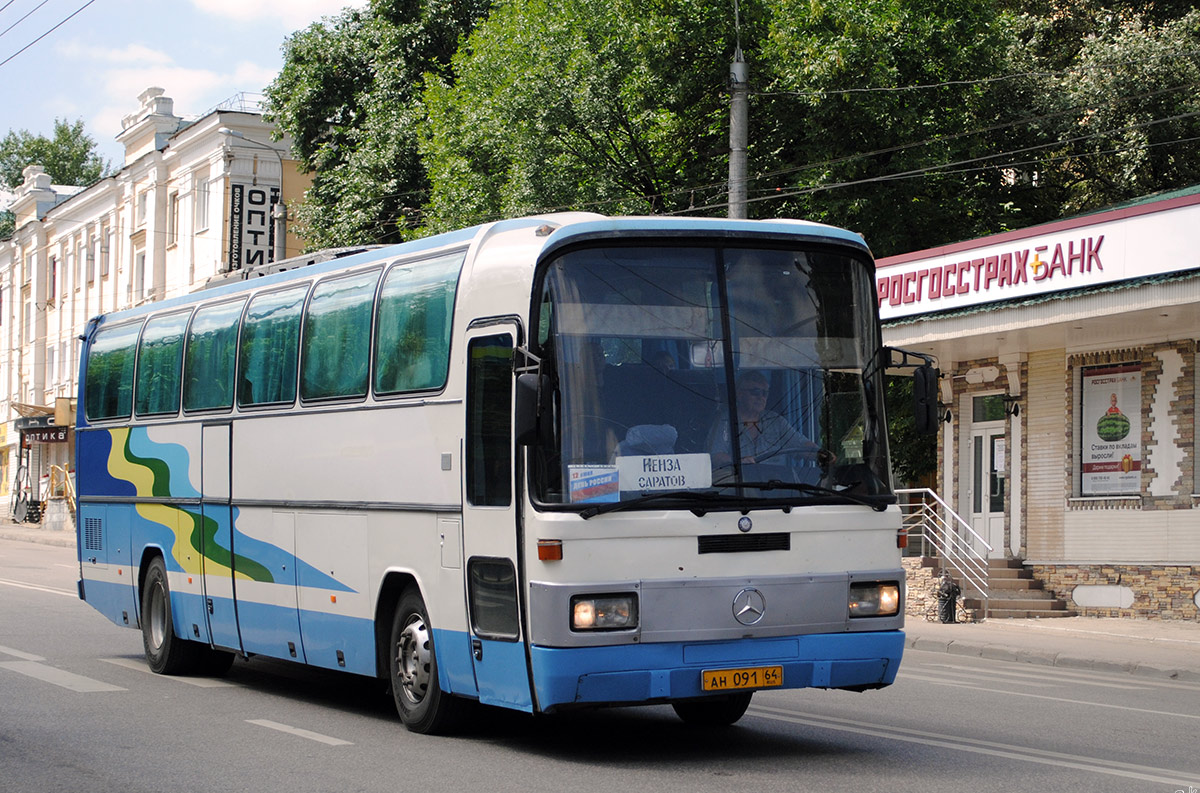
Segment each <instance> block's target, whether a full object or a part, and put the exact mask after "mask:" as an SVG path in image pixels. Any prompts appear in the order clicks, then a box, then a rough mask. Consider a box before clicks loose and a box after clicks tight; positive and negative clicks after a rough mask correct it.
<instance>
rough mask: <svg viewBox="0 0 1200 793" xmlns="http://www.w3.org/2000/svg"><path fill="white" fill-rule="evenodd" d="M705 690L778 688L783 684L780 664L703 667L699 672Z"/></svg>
mask: <svg viewBox="0 0 1200 793" xmlns="http://www.w3.org/2000/svg"><path fill="white" fill-rule="evenodd" d="M700 679H701V681H702V686H701V687H702V688H703V689H704V690H705V691H732V690H734V689H739V688H778V687H780V686H782V685H783V667H782V666H753V667H750V668H748V669H705V670H704V671H702V672H701V673H700Z"/></svg>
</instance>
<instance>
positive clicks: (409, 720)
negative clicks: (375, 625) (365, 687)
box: [388, 589, 464, 734]
mask: <svg viewBox="0 0 1200 793" xmlns="http://www.w3.org/2000/svg"><path fill="white" fill-rule="evenodd" d="M388 657H389V666H390V667H391V671H390V674H391V682H392V698H393V699H394V700H395V703H396V711H397V712H398V713H399V714H400V720H401V721H402V722H404V726H405V727H407V728H408V729H410V730H412V731H413V732H418V733H425V734H437V733H445V732H449V731H451V730H453V728H454V727H455V726H456V725H457V722H458V720H459V717H460V715H461V713H462V709H463V705H464V703H463V702H462V701H461V700H459V699H458V698H456V697H454V696H452V695H451V694H448V693H446V692H445V691H442V689H441V686H440V685H439V682H438V667H437V657H436V656H435V654H434V649H433V627H432V626H431V625H430V622H429V614H428V612H427V610H426V609H425V601H423V600H422V599H421V595H420V593H418V592H417V591H416V590H415V589H407V590H405V591H404V594H402V595H401V596H400V600H399V602H398V603H397V604H396V611H395V613H394V614H393V616H392V632H391V641H390V643H389V644H388Z"/></svg>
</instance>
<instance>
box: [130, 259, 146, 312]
mask: <svg viewBox="0 0 1200 793" xmlns="http://www.w3.org/2000/svg"><path fill="white" fill-rule="evenodd" d="M129 286H130V288H131V289H132V291H133V297H134V299H135V300H141V299H142V298H143V297H145V296H146V252H145V251H138V252H137V253H135V254H134V255H133V280H132V281H130V284H129Z"/></svg>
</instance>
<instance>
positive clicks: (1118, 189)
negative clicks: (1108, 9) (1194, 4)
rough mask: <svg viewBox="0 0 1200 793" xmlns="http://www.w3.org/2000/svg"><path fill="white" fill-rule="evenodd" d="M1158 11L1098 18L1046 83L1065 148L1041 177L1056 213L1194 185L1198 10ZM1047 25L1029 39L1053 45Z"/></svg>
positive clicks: (1199, 176) (1198, 124) (1197, 170)
mask: <svg viewBox="0 0 1200 793" xmlns="http://www.w3.org/2000/svg"><path fill="white" fill-rule="evenodd" d="M1155 10H1156V9H1155V7H1153V6H1151V7H1149V8H1147V9H1134V10H1126V11H1124V12H1123V13H1114V14H1110V15H1108V16H1106V17H1104V19H1105V22H1104V23H1103V24H1098V25H1096V26H1095V28H1093V30H1092V32H1091V35H1089V36H1087V37H1085V38H1084V39H1083V40H1082V41H1080V42H1079V43H1078V45H1077V48H1076V56H1075V58H1074V59H1073V60H1072V61H1071V63H1069V64H1067V65H1066V66H1065V67H1064V69H1063V71H1062V72H1061V73H1059V74H1058V75H1056V76H1055V77H1054V78H1053V79H1052V80H1050V86H1049V89H1050V90H1048V91H1047V92H1046V94H1045V95H1046V96H1047V97H1048V98H1049V99H1050V100H1051V101H1050V102H1048V105H1047V111H1048V113H1053V114H1054V116H1055V117H1056V118H1057V119H1058V120H1059V121H1058V124H1057V125H1056V128H1055V130H1054V135H1055V136H1056V137H1057V138H1058V139H1059V140H1061V141H1062V143H1061V145H1060V146H1058V147H1056V148H1055V149H1054V150H1053V152H1052V153H1053V155H1054V156H1053V159H1049V160H1048V161H1047V162H1046V163H1045V164H1044V165H1043V172H1044V174H1045V176H1044V178H1045V181H1046V182H1047V183H1048V185H1049V186H1050V187H1051V188H1052V192H1053V194H1054V199H1055V208H1056V210H1057V211H1058V213H1059V214H1060V215H1071V214H1077V213H1080V212H1085V211H1089V210H1094V209H1098V208H1101V207H1105V206H1110V205H1112V204H1114V203H1118V202H1121V201H1125V200H1128V199H1131V198H1136V197H1140V196H1144V195H1147V194H1149V193H1153V192H1157V191H1160V190H1167V189H1173V188H1178V187H1183V186H1190V185H1193V184H1196V183H1197V182H1200V152H1198V150H1197V148H1196V145H1195V142H1196V141H1197V140H1198V139H1200V95H1198V94H1197V92H1196V89H1195V86H1196V85H1197V83H1200V11H1196V10H1189V11H1188V12H1187V13H1186V14H1183V15H1182V16H1180V17H1177V18H1167V19H1159V17H1158V16H1157V15H1156V14H1155V13H1153V12H1154V11H1155ZM1047 28H1048V26H1047V25H1045V24H1036V25H1033V26H1031V29H1032V31H1033V34H1034V37H1035V39H1034V40H1035V41H1039V40H1040V42H1046V43H1049V42H1050V41H1053V39H1051V38H1050V35H1049V34H1050V33H1051V32H1053V31H1052V30H1048V29H1047Z"/></svg>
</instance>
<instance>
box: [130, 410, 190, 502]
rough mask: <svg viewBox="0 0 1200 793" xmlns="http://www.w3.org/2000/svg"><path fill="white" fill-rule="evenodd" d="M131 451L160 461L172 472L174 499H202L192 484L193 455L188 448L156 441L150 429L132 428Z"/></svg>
mask: <svg viewBox="0 0 1200 793" xmlns="http://www.w3.org/2000/svg"><path fill="white" fill-rule="evenodd" d="M128 448H129V451H130V452H132V453H133V454H135V455H136V456H138V457H140V458H142V459H146V460H160V461H161V462H162V463H163V464H165V465H166V466H167V470H168V471H169V472H170V479H169V480H168V481H169V489H170V493H169V495H170V496H171V497H172V498H200V491H199V490H197V489H196V487H195V486H194V485H193V484H192V480H191V476H190V471H189V467H190V465H191V455H190V454H189V452H188V449H187V447H186V446H183V445H182V444H178V443H169V442H161V441H155V440H153V439H152V438H151V437H150V428H148V427H130V429H129V441H128Z"/></svg>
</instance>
